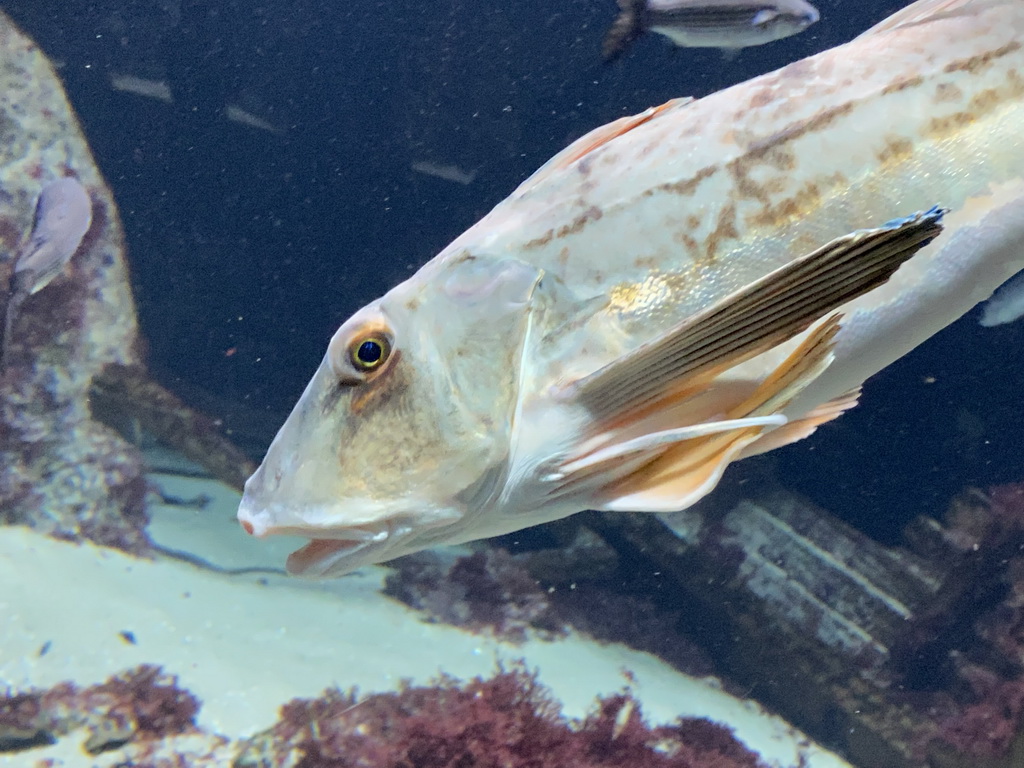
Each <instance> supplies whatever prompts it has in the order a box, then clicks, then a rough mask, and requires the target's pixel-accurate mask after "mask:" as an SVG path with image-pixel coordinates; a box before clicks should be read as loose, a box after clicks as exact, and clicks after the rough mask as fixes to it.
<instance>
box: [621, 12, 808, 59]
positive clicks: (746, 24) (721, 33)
mask: <svg viewBox="0 0 1024 768" xmlns="http://www.w3.org/2000/svg"><path fill="white" fill-rule="evenodd" d="M818 18H819V14H818V9H817V8H815V7H814V6H813V5H811V4H810V3H808V2H807V0H619V15H618V16H617V17H616V19H615V21H614V22H612V25H611V27H610V28H609V29H608V33H607V34H606V35H605V38H604V41H603V42H602V45H601V53H602V55H603V56H604V59H605V61H612V60H613V59H616V58H618V57H619V56H621V55H622V54H623V53H625V52H626V51H627V50H628V49H629V46H630V45H632V44H633V41H634V40H636V38H638V37H639V36H640V35H641V34H643V33H644V32H645V31H646V30H650V31H651V32H657V33H658V34H660V35H664V36H665V37H667V38H668V39H669V40H671V41H672V42H673V43H675V44H676V45H678V46H681V47H688V48H721V49H722V50H724V51H736V50H738V49H740V48H749V47H751V46H754V45H764V44H765V43H771V42H773V41H775V40H781V39H782V38H784V37H790V36H791V35H796V34H798V33H800V32H803V31H804V30H805V29H807V27H809V26H811V24H814V23H815V22H817V21H818Z"/></svg>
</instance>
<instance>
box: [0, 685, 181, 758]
mask: <svg viewBox="0 0 1024 768" xmlns="http://www.w3.org/2000/svg"><path fill="white" fill-rule="evenodd" d="M198 712H199V701H198V700H197V699H196V698H195V697H194V696H193V695H192V694H190V693H189V692H188V691H184V690H182V689H180V688H178V686H177V681H176V679H175V678H174V677H171V676H167V675H164V674H163V672H162V671H161V669H160V668H159V667H155V666H148V665H144V666H140V667H136V668H135V669H132V670H129V671H128V672H125V673H123V674H121V675H116V676H114V677H111V678H110V679H109V680H107V681H106V682H104V683H101V684H99V685H93V686H90V687H88V688H78V687H77V686H75V685H74V684H72V683H67V682H65V683H60V684H58V685H55V686H54V687H52V688H49V689H47V690H44V691H27V692H23V693H10V692H8V693H7V694H6V695H0V753H2V752H16V751H20V750H23V749H29V748H31V747H36V746H40V745H43V744H51V743H54V742H55V741H57V740H58V739H59V738H61V737H63V736H65V735H67V734H70V733H72V732H74V731H78V730H80V729H82V730H84V731H85V732H86V734H87V736H86V740H85V744H84V747H85V749H86V751H87V752H89V753H91V754H98V753H100V752H104V751H107V750H109V749H113V748H116V747H119V746H121V745H122V744H126V743H128V742H138V741H147V740H156V739H162V738H164V737H166V736H171V735H176V734H180V733H187V732H189V731H192V730H194V728H195V717H196V714H197V713H198Z"/></svg>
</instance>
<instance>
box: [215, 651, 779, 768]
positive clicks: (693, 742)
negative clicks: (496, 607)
mask: <svg viewBox="0 0 1024 768" xmlns="http://www.w3.org/2000/svg"><path fill="white" fill-rule="evenodd" d="M232 765H233V768H257V767H259V768H262V767H263V766H284V765H288V766H294V767H295V768H334V767H335V766H373V768H461V767H463V766H473V767H474V768H605V767H607V768H759V767H760V766H762V763H761V762H760V761H759V760H758V758H757V756H756V755H755V754H754V753H752V752H750V751H749V750H748V749H746V747H744V746H743V745H742V744H740V743H739V742H738V741H736V739H735V738H734V737H733V735H732V732H731V731H730V730H729V729H728V728H726V727H724V726H720V725H717V724H715V723H711V722H708V721H705V720H693V719H681V720H679V721H677V722H676V723H674V724H672V725H666V726H657V727H650V726H648V725H647V724H646V723H645V721H644V719H643V713H642V710H641V705H640V703H639V702H637V701H636V699H634V698H633V697H632V696H630V695H629V694H628V693H621V694H615V695H613V696H609V697H605V698H601V699H599V700H598V702H597V707H596V710H595V711H594V712H592V713H591V714H590V715H589V716H588V717H586V718H584V719H583V720H582V721H581V722H578V723H573V722H570V721H568V720H566V719H565V718H564V717H563V716H562V714H561V706H560V705H559V704H558V703H557V702H556V701H555V700H554V699H553V698H552V697H551V695H550V693H549V692H548V691H547V690H546V689H545V688H544V687H543V686H542V685H541V684H540V683H539V682H538V680H537V677H536V675H535V674H531V673H529V672H527V671H526V670H525V669H524V668H523V667H522V666H521V665H517V666H514V667H512V668H511V669H509V670H505V669H499V670H498V671H497V673H496V674H495V675H494V676H493V677H491V678H489V679H482V678H475V679H473V680H471V681H469V682H467V683H465V684H459V683H458V682H457V681H456V680H454V679H452V678H449V677H442V678H440V679H439V680H436V681H434V683H433V684H432V685H428V686H412V685H410V684H408V683H407V684H404V685H402V687H401V689H400V690H399V691H398V692H397V693H377V694H372V695H369V696H365V697H358V696H357V695H356V693H355V692H351V691H350V692H348V693H342V692H341V691H338V690H333V691H327V692H325V694H324V695H323V696H322V697H321V698H319V699H296V700H294V701H292V702H290V703H288V704H286V705H284V706H283V707H282V708H281V719H280V720H279V722H278V723H277V724H276V725H275V726H273V727H272V728H271V729H269V730H268V731H265V732H263V733H261V734H258V735H257V736H255V737H254V738H252V739H251V740H249V742H248V743H247V744H246V745H245V747H244V748H243V749H242V751H241V753H240V754H239V756H238V758H237V759H236V760H235V761H234V763H233V764H232Z"/></svg>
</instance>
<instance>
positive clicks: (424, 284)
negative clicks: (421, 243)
mask: <svg viewBox="0 0 1024 768" xmlns="http://www.w3.org/2000/svg"><path fill="white" fill-rule="evenodd" d="M541 274H542V273H541V271H540V270H539V269H537V268H536V267H533V266H530V265H527V264H524V263H522V262H519V261H515V260H510V259H496V258H491V257H487V256H482V257H481V256H473V255H469V254H468V253H462V254H459V255H456V256H453V257H451V258H444V259H438V260H435V261H434V262H431V263H430V264H428V265H427V266H426V267H424V269H422V270H420V272H418V273H417V274H416V275H414V276H413V277H412V278H410V279H409V280H407V281H406V282H405V283H403V284H401V285H399V286H397V287H396V288H394V289H393V290H391V291H390V292H389V293H388V294H386V295H385V296H384V297H382V298H381V299H378V300H377V301H374V302H373V303H371V304H369V305H368V306H366V307H364V308H363V309H361V310H360V311H358V312H357V313H356V314H355V315H354V316H352V317H351V318H350V319H349V320H348V321H347V322H345V323H344V324H343V325H342V326H341V327H340V328H339V329H338V330H337V332H336V333H335V334H334V336H333V338H332V339H331V341H330V343H329V345H328V348H327V352H326V354H325V356H324V358H323V361H322V362H321V364H320V366H319V368H318V369H317V371H316V373H315V375H314V376H313V378H312V380H311V381H310V382H309V384H308V385H307V387H306V390H305V392H304V393H303V395H302V396H301V398H300V399H299V401H298V403H297V404H296V406H295V408H294V410H293V411H292V413H291V414H290V416H289V417H288V419H287V420H286V421H285V423H284V425H283V426H282V427H281V429H280V431H279V432H278V434H277V436H276V437H275V438H274V441H273V443H272V445H271V446H270V449H269V450H268V452H267V455H266V457H265V458H264V460H263V463H262V464H261V466H260V467H259V469H258V470H257V471H256V473H255V474H253V476H252V477H250V478H249V480H248V481H247V482H246V485H245V492H244V496H243V498H242V503H241V505H240V507H239V511H238V518H239V521H240V522H241V523H242V526H243V527H244V528H245V530H246V531H247V532H249V533H251V534H254V535H256V536H265V535H268V534H274V533H283V534H292V535H301V536H308V537H309V538H310V539H312V541H311V542H310V544H308V545H307V546H305V547H303V548H302V549H300V550H298V551H297V552H295V553H293V554H292V555H291V556H290V557H289V559H288V570H289V572H291V573H295V574H299V575H306V576H315V577H323V576H340V575H343V574H345V573H347V572H349V571H351V570H354V569H355V568H358V567H361V566H363V565H367V564H371V563H378V562H382V561H384V560H389V559H392V558H395V557H399V556H401V555H403V554H408V553H410V552H414V551H418V550H420V549H424V548H427V547H430V546H433V545H434V544H436V543H443V542H454V541H460V540H465V539H464V538H463V539H460V538H459V532H460V531H462V530H466V529H468V528H470V527H472V524H473V521H472V517H473V513H474V511H475V510H476V509H477V507H478V506H479V505H478V504H477V503H476V502H478V501H479V499H481V498H486V497H487V496H488V494H489V493H491V492H493V490H494V489H495V488H496V487H497V486H498V485H499V484H500V478H501V476H502V473H503V468H504V466H505V462H506V459H507V455H508V452H509V444H510V435H511V430H512V421H513V414H514V411H515V407H516V401H517V389H518V381H519V370H520V364H521V356H522V350H523V347H524V343H525V340H526V337H527V334H528V329H529V326H530V316H531V313H532V311H533V303H534V302H533V298H534V291H535V288H536V287H537V285H538V283H539V281H540V276H541Z"/></svg>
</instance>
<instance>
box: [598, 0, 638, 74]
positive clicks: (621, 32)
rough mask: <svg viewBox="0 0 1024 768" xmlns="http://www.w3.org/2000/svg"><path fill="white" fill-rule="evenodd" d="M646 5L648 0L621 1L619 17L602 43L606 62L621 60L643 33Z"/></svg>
mask: <svg viewBox="0 0 1024 768" xmlns="http://www.w3.org/2000/svg"><path fill="white" fill-rule="evenodd" d="M646 5H647V0H619V9H620V10H619V15H618V16H617V17H616V19H615V21H613V22H612V25H611V27H609V28H608V32H607V34H605V36H604V42H603V43H601V56H602V57H603V58H604V60H605V61H606V62H611V61H615V59H617V58H619V56H621V55H622V54H624V53H625V52H626V51H627V50H629V47H630V46H631V45H632V44H633V41H634V40H636V39H637V38H638V37H640V35H641V34H642V33H643V31H644V28H643V22H644V9H645V8H646Z"/></svg>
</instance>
